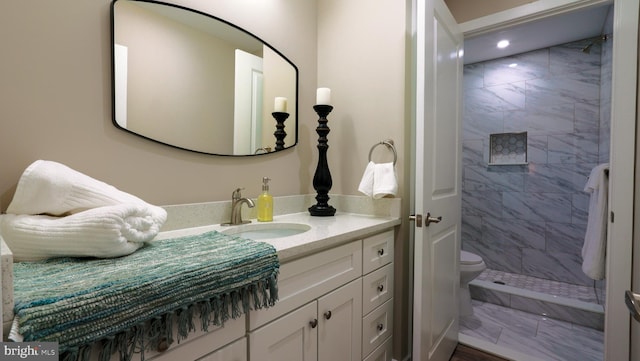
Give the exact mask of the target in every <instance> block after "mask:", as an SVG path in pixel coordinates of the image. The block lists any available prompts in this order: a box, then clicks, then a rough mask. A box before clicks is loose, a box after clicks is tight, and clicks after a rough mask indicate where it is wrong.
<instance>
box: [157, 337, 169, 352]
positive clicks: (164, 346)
mask: <svg viewBox="0 0 640 361" xmlns="http://www.w3.org/2000/svg"><path fill="white" fill-rule="evenodd" d="M168 349H169V340H167V338H166V337H163V338H161V339H160V342H158V352H165V351H167V350H168Z"/></svg>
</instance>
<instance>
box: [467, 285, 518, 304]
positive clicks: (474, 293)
mask: <svg viewBox="0 0 640 361" xmlns="http://www.w3.org/2000/svg"><path fill="white" fill-rule="evenodd" d="M469 292H470V293H471V299H473V300H478V301H482V302H489V303H492V304H494V305H500V306H506V307H509V305H510V304H511V295H510V294H508V293H504V292H497V291H493V290H490V289H486V288H484V287H477V286H474V285H469Z"/></svg>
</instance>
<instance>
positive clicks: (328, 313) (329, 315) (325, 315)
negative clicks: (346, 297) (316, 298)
mask: <svg viewBox="0 0 640 361" xmlns="http://www.w3.org/2000/svg"><path fill="white" fill-rule="evenodd" d="M324 318H325V319H327V320H328V319H330V318H331V311H327V312H325V313H324Z"/></svg>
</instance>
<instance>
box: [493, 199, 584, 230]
mask: <svg viewBox="0 0 640 361" xmlns="http://www.w3.org/2000/svg"><path fill="white" fill-rule="evenodd" d="M502 206H503V209H502V217H503V218H505V219H507V220H510V219H519V220H529V221H558V222H567V223H569V222H571V195H570V194H562V193H518V192H503V193H502Z"/></svg>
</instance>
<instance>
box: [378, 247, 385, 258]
mask: <svg viewBox="0 0 640 361" xmlns="http://www.w3.org/2000/svg"><path fill="white" fill-rule="evenodd" d="M382 255H384V248H380V249H379V250H378V256H381V257H382Z"/></svg>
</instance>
